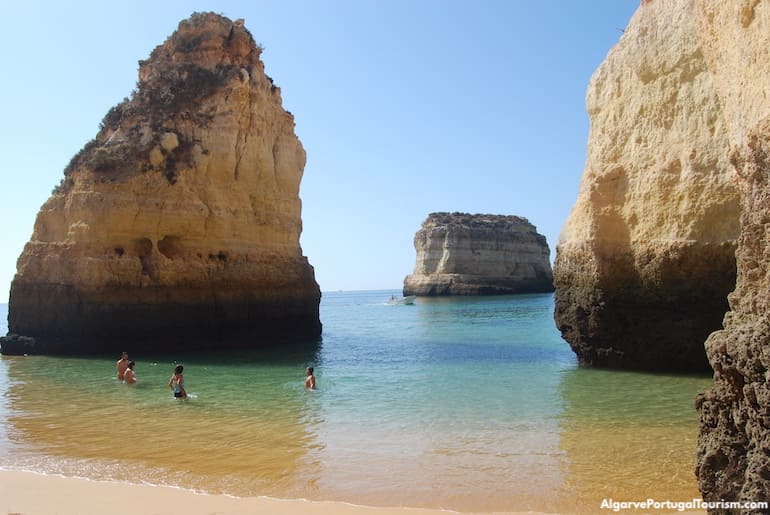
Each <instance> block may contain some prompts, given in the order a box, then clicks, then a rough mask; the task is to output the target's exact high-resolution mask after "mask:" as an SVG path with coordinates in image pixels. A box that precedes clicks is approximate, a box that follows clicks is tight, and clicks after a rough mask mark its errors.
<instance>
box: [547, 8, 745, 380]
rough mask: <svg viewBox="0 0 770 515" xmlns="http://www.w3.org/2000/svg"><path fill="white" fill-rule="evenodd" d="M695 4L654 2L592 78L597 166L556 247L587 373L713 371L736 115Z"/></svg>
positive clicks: (568, 314) (731, 264)
mask: <svg viewBox="0 0 770 515" xmlns="http://www.w3.org/2000/svg"><path fill="white" fill-rule="evenodd" d="M695 14H696V5H695V2H694V1H693V0H666V1H665V2H664V1H652V2H645V3H643V5H642V6H641V7H640V8H639V9H638V11H637V12H636V14H635V15H634V16H633V18H632V20H631V22H630V24H629V26H628V27H627V29H626V31H625V33H624V34H623V36H622V37H621V39H620V42H619V43H618V44H617V45H616V46H615V47H614V48H613V49H612V50H611V51H610V53H609V54H608V56H607V58H606V60H605V61H604V62H603V63H602V64H601V66H600V67H599V68H598V69H597V71H596V72H595V73H594V76H593V77H592V79H591V83H590V86H589V89H588V93H587V97H586V103H587V107H588V113H589V115H590V119H591V130H590V136H589V141H588V156H587V160H586V166H585V171H584V174H583V178H582V181H581V185H580V193H579V196H578V199H577V202H576V204H575V206H574V208H573V210H572V212H571V214H570V216H569V219H568V220H567V222H566V224H565V226H564V229H563V231H562V234H561V237H560V240H559V243H558V245H557V254H556V260H555V265H554V275H555V284H556V309H555V319H556V322H557V325H558V327H559V329H560V330H561V332H562V335H563V336H564V338H565V339H566V340H567V341H568V342H569V344H570V346H571V347H572V349H573V350H574V351H575V353H576V354H577V356H578V359H579V361H580V363H581V364H584V365H596V366H608V367H619V368H634V369H649V370H661V369H678V370H708V363H707V360H706V355H705V352H704V350H703V342H704V341H705V339H706V337H707V336H708V335H709V333H711V332H712V331H714V330H716V329H719V328H721V321H722V317H723V316H724V313H725V311H726V310H727V307H728V306H727V294H728V293H729V292H730V291H732V289H733V288H734V286H735V255H734V254H735V245H736V239H737V237H738V233H739V213H740V202H739V192H738V189H737V187H736V176H735V170H734V168H733V167H732V165H731V164H730V162H729V152H728V148H729V142H728V129H727V124H728V121H729V120H727V116H729V113H727V112H726V111H725V109H724V106H723V104H722V102H721V100H720V96H719V91H718V84H717V83H716V82H715V78H714V75H713V73H711V72H710V70H709V67H708V63H707V61H706V59H705V58H704V53H703V52H704V51H703V44H704V43H703V41H702V39H701V38H700V32H699V29H698V24H697V21H696V15H695Z"/></svg>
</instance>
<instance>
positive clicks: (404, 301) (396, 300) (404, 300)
mask: <svg viewBox="0 0 770 515" xmlns="http://www.w3.org/2000/svg"><path fill="white" fill-rule="evenodd" d="M416 298H417V296H416V295H407V296H406V297H396V296H395V295H391V296H390V300H388V304H390V305H391V306H406V305H410V304H414V299H416Z"/></svg>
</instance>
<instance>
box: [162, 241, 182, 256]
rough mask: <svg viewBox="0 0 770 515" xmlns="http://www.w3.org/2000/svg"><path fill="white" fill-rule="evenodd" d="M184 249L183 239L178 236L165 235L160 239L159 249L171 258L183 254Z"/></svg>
mask: <svg viewBox="0 0 770 515" xmlns="http://www.w3.org/2000/svg"><path fill="white" fill-rule="evenodd" d="M183 250H184V248H183V247H182V240H181V239H180V238H179V237H178V236H164V237H163V239H162V240H160V241H158V251H160V253H161V254H163V255H164V256H166V257H167V258H169V259H174V258H177V257H179V256H181V255H182V252H183Z"/></svg>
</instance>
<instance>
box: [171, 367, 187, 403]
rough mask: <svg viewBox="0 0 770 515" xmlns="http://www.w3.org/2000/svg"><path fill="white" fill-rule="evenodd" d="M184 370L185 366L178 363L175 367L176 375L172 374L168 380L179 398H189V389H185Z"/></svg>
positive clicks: (175, 395)
mask: <svg viewBox="0 0 770 515" xmlns="http://www.w3.org/2000/svg"><path fill="white" fill-rule="evenodd" d="M183 371H184V366H182V365H177V366H176V367H174V375H172V376H171V379H169V380H168V386H169V388H171V389H173V390H174V397H176V398H177V399H185V398H187V391H186V390H185V389H184V375H182V372H183Z"/></svg>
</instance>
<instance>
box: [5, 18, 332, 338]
mask: <svg viewBox="0 0 770 515" xmlns="http://www.w3.org/2000/svg"><path fill="white" fill-rule="evenodd" d="M260 53H261V49H260V48H259V47H258V46H257V45H256V44H255V42H254V39H253V38H252V36H251V34H250V33H249V32H248V31H247V30H246V29H245V28H244V26H243V23H242V22H241V21H236V22H232V21H231V20H229V19H227V18H225V17H223V16H219V15H216V14H212V13H208V14H194V15H193V16H192V17H191V18H190V19H187V20H184V21H182V22H181V23H180V24H179V27H178V29H177V31H176V32H175V33H174V34H173V35H172V36H171V37H169V38H168V40H166V42H165V43H163V44H162V45H160V46H158V47H157V48H155V50H153V52H152V54H151V55H150V58H149V59H147V60H146V61H141V62H140V68H139V82H138V85H137V89H136V91H135V92H134V94H133V95H132V98H131V99H130V100H129V99H126V100H124V101H123V102H122V103H120V104H119V105H117V106H115V107H113V108H112V109H111V110H110V111H109V112H108V113H107V115H106V116H105V118H104V120H103V122H102V125H101V129H100V130H99V133H98V134H97V136H96V138H95V139H94V140H93V141H91V142H89V143H88V144H86V145H85V147H84V148H83V149H82V150H81V151H80V153H79V154H78V155H76V156H75V157H74V158H73V159H72V161H71V162H70V164H69V166H67V168H66V169H65V172H64V179H63V180H62V183H61V185H60V186H59V187H58V188H57V189H56V190H55V191H54V193H53V195H52V196H51V198H50V199H48V201H47V202H46V203H45V204H44V205H43V207H42V208H41V210H40V212H39V214H38V216H37V220H36V222H35V228H34V233H33V235H32V238H31V240H30V241H29V243H27V245H26V246H25V248H24V251H23V253H22V255H21V256H20V257H19V260H18V265H17V273H16V276H15V278H14V280H13V283H12V285H11V294H10V303H9V304H10V305H9V316H8V319H9V330H10V332H11V333H17V334H20V335H24V336H30V337H33V338H34V339H35V341H36V344H35V349H36V352H40V353H45V352H73V353H75V352H90V351H104V350H115V349H117V348H122V347H123V345H124V342H127V345H130V348H132V349H138V348H146V349H152V350H161V349H165V348H191V347H206V348H219V347H224V346H230V345H238V346H248V345H254V344H256V343H258V342H261V341H264V340H273V339H275V338H283V337H297V338H307V337H316V336H318V335H319V334H320V330H321V324H320V321H319V318H318V304H319V300H320V291H319V288H318V285H317V284H316V282H315V279H314V273H313V268H312V267H311V266H310V265H309V263H308V261H307V259H306V258H305V257H304V256H303V255H302V250H301V248H300V245H299V236H300V232H301V227H302V222H301V219H300V199H299V184H300V180H301V177H302V172H303V168H304V165H305V151H304V149H303V148H302V144H301V143H300V141H299V140H298V139H297V136H296V135H295V134H294V119H293V117H292V115H291V114H290V113H289V112H287V111H286V110H284V109H283V107H282V106H281V95H280V89H279V88H277V87H276V86H275V85H274V84H273V81H272V79H270V78H269V77H268V76H267V75H265V73H264V66H263V63H262V61H261V60H260V58H259V56H260ZM3 352H6V348H5V346H4V347H3Z"/></svg>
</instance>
